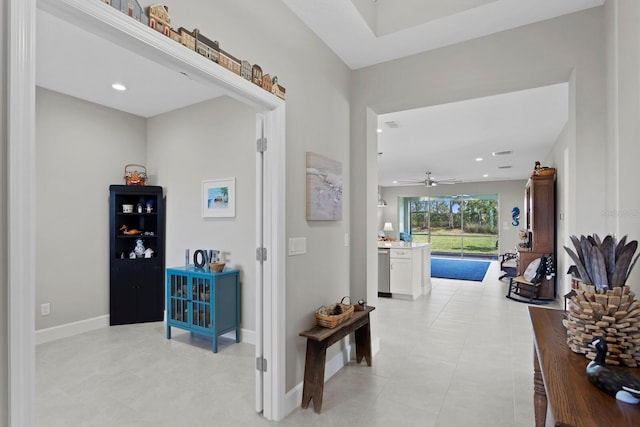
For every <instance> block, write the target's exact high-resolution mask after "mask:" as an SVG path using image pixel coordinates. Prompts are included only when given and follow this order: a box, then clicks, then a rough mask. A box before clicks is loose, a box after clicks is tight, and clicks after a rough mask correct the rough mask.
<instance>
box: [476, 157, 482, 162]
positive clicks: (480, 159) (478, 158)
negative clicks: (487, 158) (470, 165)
mask: <svg viewBox="0 0 640 427" xmlns="http://www.w3.org/2000/svg"><path fill="white" fill-rule="evenodd" d="M483 160H484V159H483V158H482V157H476V162H481V161H483Z"/></svg>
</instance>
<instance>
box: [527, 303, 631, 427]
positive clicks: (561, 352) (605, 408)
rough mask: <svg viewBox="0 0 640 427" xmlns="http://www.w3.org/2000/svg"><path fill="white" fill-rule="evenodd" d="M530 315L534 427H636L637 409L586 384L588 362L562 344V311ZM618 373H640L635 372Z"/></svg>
mask: <svg viewBox="0 0 640 427" xmlns="http://www.w3.org/2000/svg"><path fill="white" fill-rule="evenodd" d="M529 316H530V317H531V323H532V325H533V342H534V352H533V369H534V373H533V383H534V393H535V394H534V397H533V399H534V408H535V417H536V426H537V427H541V426H545V425H555V426H585V427H592V426H598V427H606V426H611V427H614V426H615V427H620V426H637V425H640V405H630V404H628V403H623V402H620V401H618V400H616V399H615V398H614V397H612V396H609V395H608V394H606V393H604V392H603V391H600V389H598V388H597V387H595V386H594V385H592V384H591V383H590V382H589V380H588V379H587V376H586V373H585V368H586V366H587V364H588V363H589V360H588V359H587V358H586V357H585V356H584V355H582V354H576V353H574V352H572V351H571V350H570V349H569V347H568V346H567V333H566V329H565V327H564V325H563V324H562V319H563V318H564V311H562V310H553V309H548V308H542V307H529ZM621 369H628V370H629V371H630V372H633V373H634V374H635V375H640V368H621ZM547 418H548V419H547Z"/></svg>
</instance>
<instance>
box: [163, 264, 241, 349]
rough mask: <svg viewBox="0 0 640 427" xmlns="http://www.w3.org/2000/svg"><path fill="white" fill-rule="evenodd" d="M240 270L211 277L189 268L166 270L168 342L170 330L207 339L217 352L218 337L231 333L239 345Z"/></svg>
mask: <svg viewBox="0 0 640 427" xmlns="http://www.w3.org/2000/svg"><path fill="white" fill-rule="evenodd" d="M239 274H240V271H239V270H224V271H222V272H221V273H213V272H211V271H209V270H205V269H197V268H195V267H194V266H193V265H190V266H188V267H174V268H167V339H171V327H174V328H180V329H185V330H187V331H190V332H192V333H195V334H199V335H204V336H207V337H210V338H211V339H212V341H213V345H212V349H213V352H214V353H217V352H218V337H219V336H220V335H222V334H226V333H227V332H231V331H233V330H235V331H236V342H240V282H239Z"/></svg>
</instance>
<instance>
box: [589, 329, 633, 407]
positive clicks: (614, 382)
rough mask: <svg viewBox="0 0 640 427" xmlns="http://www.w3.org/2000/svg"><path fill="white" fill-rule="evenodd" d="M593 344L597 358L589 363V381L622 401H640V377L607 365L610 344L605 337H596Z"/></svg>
mask: <svg viewBox="0 0 640 427" xmlns="http://www.w3.org/2000/svg"><path fill="white" fill-rule="evenodd" d="M593 346H594V347H595V349H596V358H595V360H592V361H591V362H589V364H588V365H587V378H589V381H591V383H592V384H593V385H595V386H596V387H598V388H599V389H600V390H602V391H604V392H605V393H607V394H609V395H611V396H615V398H616V399H618V400H620V401H622V402H626V403H631V404H634V405H635V404H637V403H639V402H640V377H637V376H636V375H633V374H631V373H629V372H626V371H624V370H622V369H620V368H617V367H609V366H606V365H605V357H606V355H607V350H608V346H607V342H606V341H605V340H604V338H602V337H599V338H596V339H595V340H594V341H593Z"/></svg>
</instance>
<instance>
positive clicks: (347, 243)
mask: <svg viewBox="0 0 640 427" xmlns="http://www.w3.org/2000/svg"><path fill="white" fill-rule="evenodd" d="M344 245H345V246H349V233H344Z"/></svg>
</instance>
